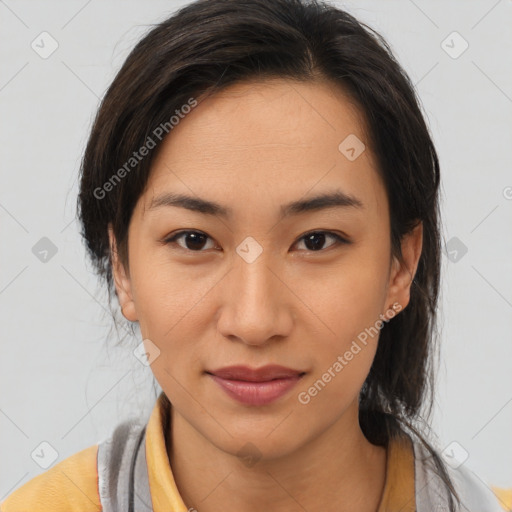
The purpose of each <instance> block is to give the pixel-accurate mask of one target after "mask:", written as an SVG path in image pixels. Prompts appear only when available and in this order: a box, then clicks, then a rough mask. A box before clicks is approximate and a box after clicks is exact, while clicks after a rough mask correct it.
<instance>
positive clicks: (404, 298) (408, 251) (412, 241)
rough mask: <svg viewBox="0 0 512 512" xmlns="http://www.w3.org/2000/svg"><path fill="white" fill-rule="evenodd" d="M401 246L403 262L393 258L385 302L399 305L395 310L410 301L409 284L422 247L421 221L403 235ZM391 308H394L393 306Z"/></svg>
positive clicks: (403, 306)
mask: <svg viewBox="0 0 512 512" xmlns="http://www.w3.org/2000/svg"><path fill="white" fill-rule="evenodd" d="M401 247H402V256H403V260H404V263H403V265H401V264H400V263H399V261H398V260H397V259H396V258H393V264H392V269H391V272H390V277H389V284H388V296H387V301H388V302H387V303H386V304H394V303H398V304H399V305H400V306H401V307H400V309H398V307H397V311H400V310H401V309H405V308H406V306H407V305H408V304H409V301H410V291H411V285H412V281H413V279H414V276H415V274H416V270H417V268H418V262H419V259H420V256H421V249H422V247H423V223H422V222H420V223H419V224H418V225H417V226H415V228H414V229H413V230H412V231H411V232H410V233H408V234H407V235H405V236H404V237H403V239H402V243H401ZM389 307H391V306H389ZM393 309H395V307H394V306H393Z"/></svg>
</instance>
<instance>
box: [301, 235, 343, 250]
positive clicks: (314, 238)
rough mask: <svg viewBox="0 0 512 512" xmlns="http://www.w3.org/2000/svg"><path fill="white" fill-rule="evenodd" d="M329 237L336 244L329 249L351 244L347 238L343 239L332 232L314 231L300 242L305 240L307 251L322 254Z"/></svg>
mask: <svg viewBox="0 0 512 512" xmlns="http://www.w3.org/2000/svg"><path fill="white" fill-rule="evenodd" d="M329 237H330V238H332V239H334V240H335V242H334V243H332V244H331V245H329V246H328V247H332V246H335V245H340V244H349V243H350V242H349V241H348V240H346V239H345V238H343V237H341V236H340V235H338V234H337V233H332V232H331V231H312V232H311V233H307V234H306V235H304V236H302V237H301V238H300V240H304V244H305V246H306V250H308V251H312V252H320V251H321V250H322V247H323V245H324V244H325V241H326V239H327V238H329Z"/></svg>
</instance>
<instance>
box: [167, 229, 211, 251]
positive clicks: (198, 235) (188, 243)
mask: <svg viewBox="0 0 512 512" xmlns="http://www.w3.org/2000/svg"><path fill="white" fill-rule="evenodd" d="M180 238H183V239H184V244H185V247H183V245H181V244H178V245H179V246H180V247H181V248H182V249H185V250H190V251H192V252H202V251H201V248H202V247H203V246H204V242H205V240H206V239H208V238H210V237H209V236H208V235H207V234H206V233H202V232H201V231H180V232H179V233H176V234H175V235H174V236H172V237H170V238H167V239H165V240H164V244H170V243H175V242H176V240H179V239H180ZM210 240H211V238H210Z"/></svg>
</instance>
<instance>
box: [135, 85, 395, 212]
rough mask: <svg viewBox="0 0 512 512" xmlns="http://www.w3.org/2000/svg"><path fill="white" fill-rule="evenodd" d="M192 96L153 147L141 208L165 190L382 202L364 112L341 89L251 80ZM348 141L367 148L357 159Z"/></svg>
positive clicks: (217, 195)
mask: <svg viewBox="0 0 512 512" xmlns="http://www.w3.org/2000/svg"><path fill="white" fill-rule="evenodd" d="M198 101H199V104H198V105H197V106H196V107H195V108H194V109H193V110H192V111H191V112H190V113H189V114H187V115H185V116H184V117H183V119H181V120H180V121H179V123H178V124H177V125H175V126H174V127H173V129H172V131H171V132H170V134H169V135H168V136H167V137H166V138H165V139H164V141H163V142H162V144H161V146H160V148H159V150H158V154H157V156H156V158H155V160H154V161H153V164H152V169H151V173H150V177H149V180H148V186H147V188H146V193H145V194H144V196H143V198H141V199H142V202H143V205H144V210H146V209H147V208H148V207H149V205H150V203H151V201H152V199H153V198H154V197H155V195H157V194H158V193H159V192H160V191H164V190H172V191H174V192H178V193H179V192H182V193H187V194H189V195H190V194H191V193H192V194H193V195H194V194H196V195H198V196H200V197H203V198H204V197H208V198H210V199H215V198H221V197H222V198H223V201H222V202H224V203H225V202H226V199H230V200H231V201H230V202H232V201H236V200H237V199H238V200H239V202H240V204H241V205H243V204H247V201H244V198H245V199H247V200H249V201H253V200H254V197H255V195H258V197H260V198H261V199H262V200H264V199H265V198H267V200H269V201H271V202H272V203H274V202H275V203H277V204H283V203H286V202H289V201H290V200H291V199H296V198H299V197H302V196H304V195H306V194H308V191H311V193H312V194H313V193H316V192H322V191H325V190H332V189H333V188H338V189H342V190H343V191H344V192H346V193H348V194H353V195H354V196H358V197H361V196H364V197H366V201H365V202H369V203H370V206H371V207H372V208H374V209H380V210H382V208H384V207H385V205H384V204H383V201H385V198H384V197H383V193H384V189H383V186H382V183H381V181H380V177H379V175H378V173H377V172H376V164H375V161H374V158H373V155H372V154H371V151H370V149H369V141H367V136H366V131H365V124H364V117H363V114H362V112H361V111H360V110H359V108H358V107H357V106H356V104H355V103H354V102H353V101H352V100H351V98H350V96H349V95H348V94H346V93H345V92H344V91H343V90H342V89H341V88H340V87H338V86H336V85H334V84H332V83H330V82H325V81H324V82H297V81H292V80H284V79H273V80H265V81H252V82H245V83H237V84H234V85H231V86H229V87H227V88H225V89H224V90H222V91H220V92H217V93H216V94H214V95H212V96H210V97H206V98H204V99H201V98H198ZM347 140H348V141H349V142H350V143H351V145H352V146H354V142H355V144H356V145H358V144H359V146H357V147H356V149H357V150H358V151H359V150H361V148H362V147H364V146H363V144H364V145H365V146H366V148H365V149H364V151H362V153H361V154H360V155H359V156H358V157H357V158H356V159H350V158H347V154H346V153H344V152H343V150H344V149H346V145H347V144H346V143H345V142H344V141H347ZM340 144H341V148H340ZM349 145H350V144H349ZM349 156H350V154H349ZM233 194H234V195H233ZM235 209H236V208H235ZM381 213H382V212H381Z"/></svg>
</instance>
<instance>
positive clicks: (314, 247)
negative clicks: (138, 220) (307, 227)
mask: <svg viewBox="0 0 512 512" xmlns="http://www.w3.org/2000/svg"><path fill="white" fill-rule="evenodd" d="M329 237H330V238H331V239H333V240H334V243H332V244H331V245H329V246H328V247H332V246H333V245H340V244H350V243H351V242H350V241H349V240H347V239H346V238H343V237H342V236H340V235H338V234H337V233H333V232H331V231H311V232H310V233H307V234H305V235H303V236H302V237H301V238H300V239H299V241H302V240H304V243H305V245H306V250H308V251H311V252H320V250H322V246H323V245H324V244H325V241H326V238H329ZM182 238H183V240H184V242H183V245H182V244H180V243H178V242H177V240H180V239H182ZM208 239H210V240H212V239H211V238H210V237H209V236H208V235H207V234H206V233H203V232H201V231H180V232H178V233H176V234H174V235H173V236H171V237H170V238H167V239H165V240H164V242H163V243H164V244H171V243H178V245H179V246H180V247H181V248H182V249H185V250H188V251H192V252H202V249H203V248H204V246H205V242H206V241H207V240H208ZM207 248H208V247H207ZM210 248H211V247H210Z"/></svg>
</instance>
